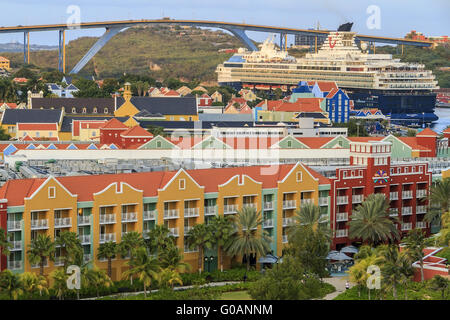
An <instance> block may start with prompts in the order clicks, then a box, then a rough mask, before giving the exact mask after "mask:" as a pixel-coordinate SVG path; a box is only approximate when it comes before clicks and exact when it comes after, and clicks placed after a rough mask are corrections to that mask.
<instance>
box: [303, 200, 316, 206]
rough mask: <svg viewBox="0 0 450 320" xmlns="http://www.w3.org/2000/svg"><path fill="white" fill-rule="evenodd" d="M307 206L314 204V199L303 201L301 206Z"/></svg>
mask: <svg viewBox="0 0 450 320" xmlns="http://www.w3.org/2000/svg"><path fill="white" fill-rule="evenodd" d="M306 204H314V202H313V199H301V200H300V205H302V206H303V205H306Z"/></svg>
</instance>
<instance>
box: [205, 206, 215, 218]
mask: <svg viewBox="0 0 450 320" xmlns="http://www.w3.org/2000/svg"><path fill="white" fill-rule="evenodd" d="M216 212H217V206H206V207H205V216H215V215H216Z"/></svg>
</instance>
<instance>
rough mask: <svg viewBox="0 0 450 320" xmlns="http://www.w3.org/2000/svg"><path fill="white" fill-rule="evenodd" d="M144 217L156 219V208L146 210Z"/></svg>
mask: <svg viewBox="0 0 450 320" xmlns="http://www.w3.org/2000/svg"><path fill="white" fill-rule="evenodd" d="M142 219H144V221H146V220H156V210H149V211H144V212H143V214H142Z"/></svg>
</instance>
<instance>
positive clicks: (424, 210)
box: [416, 206, 427, 214]
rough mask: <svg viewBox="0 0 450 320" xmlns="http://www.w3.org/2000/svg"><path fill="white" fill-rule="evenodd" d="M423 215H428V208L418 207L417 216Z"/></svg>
mask: <svg viewBox="0 0 450 320" xmlns="http://www.w3.org/2000/svg"><path fill="white" fill-rule="evenodd" d="M423 213H427V206H417V207H416V214H423Z"/></svg>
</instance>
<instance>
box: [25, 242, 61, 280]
mask: <svg viewBox="0 0 450 320" xmlns="http://www.w3.org/2000/svg"><path fill="white" fill-rule="evenodd" d="M54 253H55V244H54V242H53V241H52V239H51V238H50V237H49V236H48V235H46V234H39V235H38V236H37V238H36V239H33V240H31V243H30V244H29V249H28V251H27V254H28V259H29V260H30V262H31V263H32V264H39V267H40V269H39V275H41V276H43V275H44V265H45V261H46V259H50V260H51V261H53V260H54V259H55V257H54Z"/></svg>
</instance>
